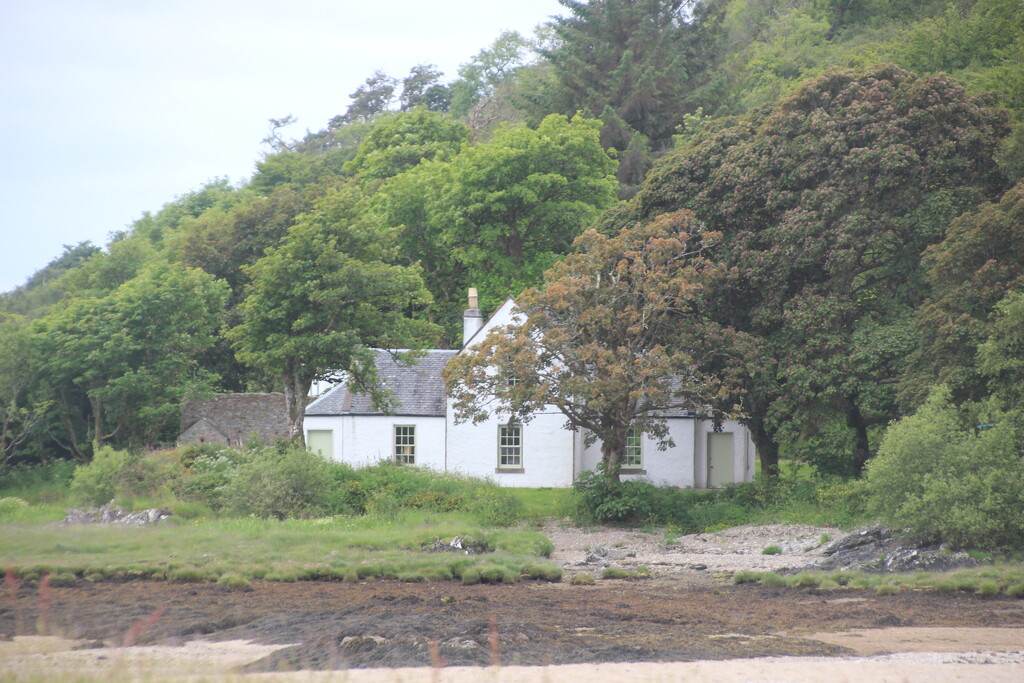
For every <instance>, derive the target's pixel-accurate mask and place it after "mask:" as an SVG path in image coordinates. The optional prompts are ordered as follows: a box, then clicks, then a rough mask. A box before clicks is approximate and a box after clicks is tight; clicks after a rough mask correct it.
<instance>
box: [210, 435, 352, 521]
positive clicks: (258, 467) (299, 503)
mask: <svg viewBox="0 0 1024 683" xmlns="http://www.w3.org/2000/svg"><path fill="white" fill-rule="evenodd" d="M330 467H331V465H330V463H329V462H328V461H327V460H326V459H325V458H323V457H322V456H320V455H318V454H316V453H311V452H309V451H307V450H306V449H304V448H264V449H263V450H262V451H259V452H256V453H253V454H251V455H250V458H249V459H248V461H246V462H244V463H242V464H241V465H240V466H239V467H238V469H237V471H235V472H234V473H233V476H232V477H231V478H230V480H229V481H228V482H227V484H226V485H225V486H224V488H223V494H222V495H223V501H222V504H223V507H224V509H225V510H226V511H227V512H228V513H230V514H234V515H239V516H246V515H252V516H255V517H260V518H274V519H285V518H290V517H299V518H302V517H312V516H317V515H322V514H324V513H325V512H327V511H328V503H329V500H330V491H331V485H332V483H333V479H332V477H331V472H330Z"/></svg>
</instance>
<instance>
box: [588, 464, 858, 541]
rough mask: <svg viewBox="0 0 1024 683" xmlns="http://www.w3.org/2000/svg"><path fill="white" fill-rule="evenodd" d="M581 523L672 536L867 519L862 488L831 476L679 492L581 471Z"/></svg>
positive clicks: (842, 523) (849, 523) (851, 523)
mask: <svg viewBox="0 0 1024 683" xmlns="http://www.w3.org/2000/svg"><path fill="white" fill-rule="evenodd" d="M573 494H574V497H575V498H576V503H577V512H576V517H577V519H578V520H579V521H580V522H581V523H609V522H611V523H629V524H663V525H671V527H672V529H673V530H674V532H675V533H676V535H678V534H680V533H696V532H704V531H718V530H721V529H724V528H726V527H730V526H737V525H740V524H766V523H772V522H792V523H803V524H820V525H829V526H843V527H850V526H854V525H856V524H862V523H866V522H868V521H869V520H870V518H869V517H868V516H867V514H866V512H865V509H864V507H865V504H864V502H863V498H864V494H863V487H861V486H859V484H858V482H855V481H854V482H848V481H844V480H836V479H827V478H826V479H822V478H813V477H807V478H796V477H785V476H784V477H774V478H773V477H765V476H761V475H759V476H758V477H757V478H756V479H755V481H753V482H749V483H743V484H735V485H733V486H729V487H726V488H724V489H720V490H714V491H694V490H681V489H678V488H675V487H671V486H654V485H652V484H651V483H650V482H646V481H642V480H632V481H623V482H616V481H613V480H611V479H609V478H608V477H606V476H602V475H601V474H600V473H599V472H585V473H583V474H581V475H580V476H579V477H578V478H577V480H576V482H575V483H574V484H573Z"/></svg>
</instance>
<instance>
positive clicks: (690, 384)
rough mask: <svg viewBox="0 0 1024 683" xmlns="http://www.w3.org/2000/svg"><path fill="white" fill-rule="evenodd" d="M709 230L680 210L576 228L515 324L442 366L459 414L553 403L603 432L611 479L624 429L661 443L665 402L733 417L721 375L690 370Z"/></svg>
mask: <svg viewBox="0 0 1024 683" xmlns="http://www.w3.org/2000/svg"><path fill="white" fill-rule="evenodd" d="M716 237H717V236H716V235H713V234H706V233H705V232H704V231H703V230H702V228H701V226H700V225H699V224H698V223H697V222H696V221H695V220H694V218H693V216H692V215H691V214H690V213H689V212H686V211H680V212H677V213H674V214H666V215H663V216H659V217H657V218H656V219H654V220H652V221H650V222H649V223H647V224H644V225H640V226H637V227H635V228H627V229H624V230H622V231H621V232H620V233H619V234H618V235H617V236H615V237H611V238H609V237H605V236H604V235H601V234H599V233H597V232H596V231H593V230H589V231H587V232H586V233H584V234H583V235H581V236H580V237H579V238H578V239H577V240H576V243H575V248H576V253H574V254H571V255H570V256H568V257H566V259H565V260H563V261H560V262H559V263H557V264H556V265H555V266H553V267H552V268H551V269H550V270H549V271H548V272H547V273H546V274H545V280H546V283H545V287H544V288H543V289H542V290H535V289H530V290H526V291H525V292H523V293H522V294H521V295H520V296H519V297H518V298H517V301H516V305H517V307H518V310H517V312H514V313H513V315H514V319H513V321H512V322H511V323H510V324H508V325H504V326H501V327H496V328H494V329H492V330H491V331H490V333H489V334H488V335H487V336H486V337H485V338H484V339H482V340H480V341H479V342H477V343H475V344H474V345H473V347H472V349H470V351H471V353H462V354H459V355H458V356H456V357H455V358H453V359H452V360H451V362H450V363H449V364H448V366H447V367H446V368H445V371H444V377H445V383H446V385H447V387H448V393H449V396H451V397H452V399H453V409H454V412H455V415H456V419H457V420H461V421H465V420H472V421H473V422H479V421H481V420H482V419H484V418H485V417H486V416H487V415H488V414H489V413H490V412H491V411H493V410H496V409H498V408H500V410H501V411H502V412H503V413H504V414H505V415H508V416H511V417H512V418H514V419H515V420H518V421H521V422H524V423H526V422H529V421H530V420H531V419H533V417H534V415H536V414H537V413H538V411H540V410H542V409H543V408H544V407H545V406H554V407H555V408H557V409H558V410H559V411H560V412H561V413H562V414H563V415H564V416H565V418H566V420H567V423H568V424H571V425H572V426H573V427H576V428H582V429H585V430H587V432H588V434H589V435H590V436H589V437H588V438H591V439H592V440H595V441H600V442H601V448H602V463H603V465H604V468H605V469H604V473H605V474H606V475H607V476H609V477H611V478H613V479H617V478H618V473H619V468H620V467H621V463H622V458H623V455H624V453H625V449H626V440H627V435H628V433H629V430H630V429H636V430H639V431H640V432H642V433H644V434H648V435H650V436H652V437H654V438H655V439H657V440H658V441H659V442H660V443H662V444H663V445H666V446H667V445H669V444H668V430H667V426H666V423H665V420H664V418H663V417H662V416H663V415H664V413H665V411H667V410H670V409H672V408H679V407H689V406H694V405H700V406H705V407H706V410H707V411H708V412H709V413H711V414H713V415H714V416H716V417H723V416H725V417H727V416H729V414H730V412H731V411H732V409H733V408H734V406H732V405H730V404H725V405H723V404H722V402H721V401H720V400H718V399H719V396H720V395H721V393H722V392H721V391H720V388H719V382H718V380H717V378H715V377H713V376H710V375H707V374H704V373H700V372H697V371H695V370H694V365H695V364H696V362H697V361H696V359H695V358H694V356H693V355H692V348H693V347H692V343H693V338H694V337H697V336H700V334H699V326H700V321H698V320H695V319H694V318H693V316H692V311H693V309H694V307H695V303H696V301H698V300H699V298H700V296H701V291H702V287H703V283H704V281H705V279H706V278H709V277H712V276H713V275H714V273H713V270H714V267H713V265H712V264H711V263H710V262H709V261H708V259H707V258H706V257H704V251H705V249H706V247H707V245H708V244H709V243H713V242H714V240H715V238H716ZM519 311H521V313H520V312H519ZM510 380H514V381H510ZM635 514H636V512H635V511H634V510H631V509H628V505H627V508H623V509H620V510H618V511H616V512H614V513H612V511H610V510H609V515H610V517H611V518H615V519H623V520H624V519H627V518H631V517H634V516H635Z"/></svg>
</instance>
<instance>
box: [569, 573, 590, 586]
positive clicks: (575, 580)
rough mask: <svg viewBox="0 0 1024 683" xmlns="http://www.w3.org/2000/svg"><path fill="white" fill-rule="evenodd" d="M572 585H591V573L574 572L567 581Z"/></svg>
mask: <svg viewBox="0 0 1024 683" xmlns="http://www.w3.org/2000/svg"><path fill="white" fill-rule="evenodd" d="M569 583H570V584H572V585H573V586H593V585H594V583H595V581H594V577H593V575H591V574H588V573H586V572H583V573H581V574H575V575H574V576H573V577H572V579H570V581H569Z"/></svg>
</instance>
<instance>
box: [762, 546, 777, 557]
mask: <svg viewBox="0 0 1024 683" xmlns="http://www.w3.org/2000/svg"><path fill="white" fill-rule="evenodd" d="M761 554H762V555H781V554H782V548H780V547H779V546H777V545H769V546H766V547H765V549H764V550H762V551H761Z"/></svg>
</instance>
